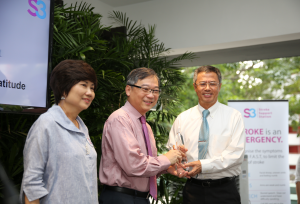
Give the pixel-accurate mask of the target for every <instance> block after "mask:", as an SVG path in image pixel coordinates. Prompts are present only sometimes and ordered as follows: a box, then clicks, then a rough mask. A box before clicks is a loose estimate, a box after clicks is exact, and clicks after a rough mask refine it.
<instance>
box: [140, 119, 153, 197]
mask: <svg viewBox="0 0 300 204" xmlns="http://www.w3.org/2000/svg"><path fill="white" fill-rule="evenodd" d="M140 120H141V123H142V127H143V132H144V135H145V140H146V146H147V150H148V155H149V156H151V157H152V150H151V145H150V139H149V134H148V129H147V125H146V118H145V116H142V117H140ZM149 181H150V194H151V195H152V197H153V198H154V199H155V200H157V184H156V176H150V178H149Z"/></svg>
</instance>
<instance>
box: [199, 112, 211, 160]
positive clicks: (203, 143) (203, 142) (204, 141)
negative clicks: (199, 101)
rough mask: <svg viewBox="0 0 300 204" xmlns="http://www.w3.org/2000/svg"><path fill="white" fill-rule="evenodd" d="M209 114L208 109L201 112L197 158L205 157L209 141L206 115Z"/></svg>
mask: <svg viewBox="0 0 300 204" xmlns="http://www.w3.org/2000/svg"><path fill="white" fill-rule="evenodd" d="M208 115H209V110H204V111H203V112H202V116H203V119H202V125H201V128H200V132H199V141H198V151H199V152H198V159H199V160H200V159H205V158H206V153H207V149H208V142H209V126H208V122H207V119H206V118H207V116H208Z"/></svg>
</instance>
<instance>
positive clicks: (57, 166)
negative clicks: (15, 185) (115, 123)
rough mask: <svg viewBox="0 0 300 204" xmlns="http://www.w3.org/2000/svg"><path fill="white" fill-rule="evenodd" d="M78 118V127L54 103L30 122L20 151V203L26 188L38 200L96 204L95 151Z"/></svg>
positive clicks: (66, 203)
mask: <svg viewBox="0 0 300 204" xmlns="http://www.w3.org/2000/svg"><path fill="white" fill-rule="evenodd" d="M77 121H78V123H79V127H80V129H78V128H77V127H76V126H75V125H74V124H73V123H72V122H71V121H70V120H69V118H68V117H67V116H66V114H65V113H64V111H63V110H62V109H61V108H60V107H59V106H57V105H54V106H52V107H51V108H50V109H49V110H48V111H47V112H46V113H44V114H42V115H41V116H40V117H39V118H38V119H37V121H35V123H34V124H33V125H32V127H31V129H30V131H29V133H28V136H27V139H26V143H25V147H24V151H23V154H24V175H23V181H22V186H21V200H22V203H24V193H23V192H25V194H26V196H27V198H28V199H29V201H33V200H36V199H40V203H41V204H98V190H97V186H98V185H97V153H96V151H95V149H94V148H93V146H92V144H91V143H90V141H89V140H88V139H89V134H88V129H87V127H86V126H85V124H84V123H83V121H82V120H81V119H80V118H79V117H77ZM87 146H88V147H87ZM87 150H88V154H87Z"/></svg>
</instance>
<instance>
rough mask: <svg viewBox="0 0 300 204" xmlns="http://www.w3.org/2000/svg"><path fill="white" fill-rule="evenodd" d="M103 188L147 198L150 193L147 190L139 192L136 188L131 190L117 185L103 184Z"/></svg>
mask: <svg viewBox="0 0 300 204" xmlns="http://www.w3.org/2000/svg"><path fill="white" fill-rule="evenodd" d="M104 188H105V189H107V190H110V191H116V192H119V193H125V194H127V195H132V196H136V197H142V198H146V199H147V198H149V195H150V193H149V192H141V191H137V190H133V189H130V188H125V187H119V186H108V185H104Z"/></svg>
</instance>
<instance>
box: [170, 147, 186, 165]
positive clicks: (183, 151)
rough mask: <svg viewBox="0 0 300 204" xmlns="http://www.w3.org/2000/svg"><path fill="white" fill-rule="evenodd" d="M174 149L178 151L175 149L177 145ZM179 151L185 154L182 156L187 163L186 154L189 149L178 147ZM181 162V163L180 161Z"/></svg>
mask: <svg viewBox="0 0 300 204" xmlns="http://www.w3.org/2000/svg"><path fill="white" fill-rule="evenodd" d="M173 149H176V148H175V145H173ZM177 149H178V150H180V151H181V152H182V153H183V154H182V160H183V161H185V162H186V161H187V158H186V152H187V151H188V149H187V148H185V146H184V145H179V146H178V147H177ZM180 162H181V161H180Z"/></svg>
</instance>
